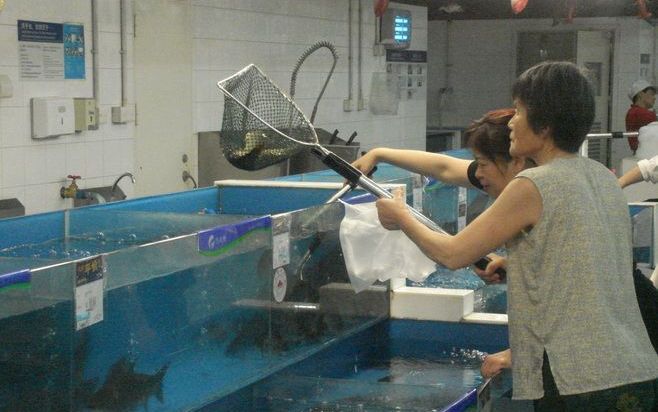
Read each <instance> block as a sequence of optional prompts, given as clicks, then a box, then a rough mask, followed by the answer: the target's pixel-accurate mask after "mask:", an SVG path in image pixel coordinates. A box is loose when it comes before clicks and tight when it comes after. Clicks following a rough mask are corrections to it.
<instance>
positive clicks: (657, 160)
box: [619, 156, 658, 189]
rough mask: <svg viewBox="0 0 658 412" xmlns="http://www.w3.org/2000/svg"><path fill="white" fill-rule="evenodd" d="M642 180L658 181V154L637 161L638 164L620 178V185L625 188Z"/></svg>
mask: <svg viewBox="0 0 658 412" xmlns="http://www.w3.org/2000/svg"><path fill="white" fill-rule="evenodd" d="M641 181H645V182H651V183H658V156H654V157H652V158H651V159H642V160H640V161H639V162H637V166H635V167H634V168H632V169H631V170H629V171H628V172H626V173H624V174H623V175H622V176H621V177H620V178H619V185H620V186H621V187H622V189H623V188H625V187H626V186H630V185H632V184H635V183H639V182H641Z"/></svg>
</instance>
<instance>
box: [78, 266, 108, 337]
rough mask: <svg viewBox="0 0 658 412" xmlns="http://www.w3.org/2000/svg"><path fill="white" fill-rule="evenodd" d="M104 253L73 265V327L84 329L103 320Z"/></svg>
mask: <svg viewBox="0 0 658 412" xmlns="http://www.w3.org/2000/svg"><path fill="white" fill-rule="evenodd" d="M105 272H106V266H105V259H104V255H99V256H94V257H92V258H90V259H86V260H83V261H81V262H77V263H76V265H75V329H76V330H80V329H84V328H86V327H87V326H91V325H93V324H95V323H98V322H100V321H102V320H103V277H104V275H105Z"/></svg>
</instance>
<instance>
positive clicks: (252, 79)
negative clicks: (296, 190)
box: [218, 64, 318, 170]
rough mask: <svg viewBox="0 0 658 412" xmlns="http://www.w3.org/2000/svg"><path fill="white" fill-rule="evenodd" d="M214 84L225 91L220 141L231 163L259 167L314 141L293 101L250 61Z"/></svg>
mask: <svg viewBox="0 0 658 412" xmlns="http://www.w3.org/2000/svg"><path fill="white" fill-rule="evenodd" d="M218 86H219V88H220V90H222V92H223V93H224V95H225V99H224V115H223V118H222V130H221V132H220V136H221V137H220V144H221V147H222V152H223V153H224V156H225V157H226V159H227V160H228V161H229V162H230V163H231V164H233V165H234V166H235V167H237V168H239V169H243V170H258V169H262V168H264V167H267V166H270V165H273V164H276V163H279V162H282V161H284V160H286V159H288V158H289V157H290V156H293V155H295V154H297V153H299V152H300V151H302V150H304V149H305V148H306V146H307V145H316V144H317V143H318V138H317V135H316V133H315V130H314V129H313V126H312V125H311V124H310V122H309V121H308V120H307V119H306V117H305V116H304V114H303V113H302V112H301V110H300V109H299V108H298V107H297V105H295V103H294V102H293V101H292V100H291V99H290V98H289V97H288V96H287V95H285V94H284V93H283V92H282V91H281V90H280V89H279V88H278V87H277V86H276V85H275V84H274V83H273V82H272V81H271V80H270V79H268V78H267V77H266V76H265V75H264V74H263V72H261V71H260V70H259V69H258V68H257V67H256V66H254V65H253V64H252V65H249V66H247V67H245V68H244V69H242V70H241V71H239V72H238V73H236V74H235V75H233V76H231V77H229V78H227V79H225V80H222V81H220V82H219V83H218Z"/></svg>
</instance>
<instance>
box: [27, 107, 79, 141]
mask: <svg viewBox="0 0 658 412" xmlns="http://www.w3.org/2000/svg"><path fill="white" fill-rule="evenodd" d="M31 106H32V138H33V139H44V138H47V137H52V136H59V135H63V134H72V133H74V132H75V114H74V110H73V99H72V98H70V97H69V98H66V97H34V98H32V100H31Z"/></svg>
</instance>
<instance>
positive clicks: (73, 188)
mask: <svg viewBox="0 0 658 412" xmlns="http://www.w3.org/2000/svg"><path fill="white" fill-rule="evenodd" d="M66 177H67V178H69V179H71V184H70V185H68V186H62V187H61V188H60V189H59V195H60V196H61V197H62V199H66V198H69V199H72V198H74V197H75V196H76V195H77V193H78V184H77V183H75V181H76V180H78V179H80V176H77V175H68V176H66Z"/></svg>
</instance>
